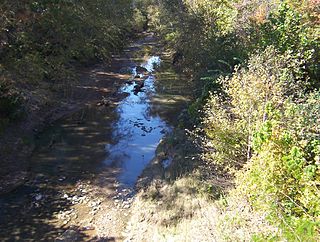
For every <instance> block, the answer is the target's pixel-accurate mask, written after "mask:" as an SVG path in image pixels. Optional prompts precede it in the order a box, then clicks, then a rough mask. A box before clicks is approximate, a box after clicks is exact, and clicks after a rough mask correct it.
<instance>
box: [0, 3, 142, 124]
mask: <svg viewBox="0 0 320 242" xmlns="http://www.w3.org/2000/svg"><path fill="white" fill-rule="evenodd" d="M0 13H1V15H0V56H1V57H0V73H1V80H0V115H1V116H0V118H1V122H0V123H2V125H4V124H5V123H7V122H8V121H10V120H13V119H15V118H16V117H17V115H16V113H17V110H19V109H21V107H20V103H21V102H23V101H26V100H23V99H24V98H23V96H24V95H23V93H21V90H24V89H25V87H26V86H28V85H29V86H30V85H32V86H33V88H34V89H37V88H38V87H39V85H40V84H41V82H47V83H50V84H52V85H54V84H56V83H61V82H63V83H68V82H70V81H71V80H72V79H73V77H74V68H75V65H79V64H81V65H83V64H87V63H90V62H96V61H101V60H104V61H106V60H109V59H110V58H111V54H112V53H114V52H117V51H119V50H121V48H122V47H123V45H124V44H125V41H126V40H127V39H128V37H130V36H132V34H133V32H134V31H139V30H141V28H142V27H143V26H142V24H143V22H142V20H143V19H141V14H140V15H139V11H138V10H137V9H134V8H133V6H132V3H131V1H127V0H121V1H102V0H97V1H73V0H46V1H34V0H25V1H7V0H5V1H1V3H0ZM0 126H1V125H0Z"/></svg>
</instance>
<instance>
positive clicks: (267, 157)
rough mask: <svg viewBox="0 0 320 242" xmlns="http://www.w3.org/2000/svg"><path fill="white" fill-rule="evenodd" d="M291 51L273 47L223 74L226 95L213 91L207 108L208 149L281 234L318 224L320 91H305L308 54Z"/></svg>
mask: <svg viewBox="0 0 320 242" xmlns="http://www.w3.org/2000/svg"><path fill="white" fill-rule="evenodd" d="M291 53H292V52H291V51H287V52H285V53H284V54H280V52H279V51H277V50H276V49H275V48H274V47H268V48H266V50H265V51H264V52H263V53H261V54H255V55H252V56H251V57H250V59H249V61H248V63H247V66H248V67H247V68H239V67H238V68H237V69H236V71H235V72H234V73H233V75H232V76H231V77H227V78H220V82H221V83H222V86H223V89H224V90H225V95H221V94H219V93H218V94H214V95H211V96H210V98H209V99H208V102H207V105H206V106H205V109H204V117H205V118H204V121H203V123H202V125H203V131H204V134H205V135H206V139H205V142H204V148H205V149H204V153H203V157H204V158H205V159H206V160H207V161H208V162H210V163H211V164H214V165H215V166H218V167H220V169H224V170H225V171H228V172H230V173H231V174H235V175H236V176H237V189H238V190H239V191H241V192H242V193H243V194H245V196H247V197H248V199H249V201H250V202H251V204H252V205H254V207H255V208H256V209H259V210H263V211H265V212H267V213H269V218H270V219H271V220H272V221H273V222H274V223H276V224H278V225H279V228H282V232H281V236H283V237H285V238H288V239H289V234H290V233H289V232H290V231H291V232H292V229H293V231H294V234H295V235H296V236H297V237H298V238H300V239H302V240H303V239H311V238H315V236H316V235H317V229H318V228H319V227H318V225H319V224H318V223H319V216H320V210H319V209H320V202H319V201H318V199H317V198H318V197H319V196H320V193H319V189H318V186H319V184H320V183H319V182H320V169H319V165H320V160H319V159H320V158H319V157H320V156H319V154H320V142H319V133H320V132H319V131H320V126H319V125H318V123H319V120H320V114H319V112H318V110H319V109H320V94H319V92H318V91H316V92H314V93H311V94H307V93H306V90H307V87H306V85H305V83H304V81H305V69H303V68H302V66H303V64H304V63H305V60H303V59H300V58H299V59H297V58H296V57H295V56H292V55H291ZM241 168H243V169H241ZM305 229H306V230H307V231H309V232H308V234H303V233H304V232H303V231H304V230H305Z"/></svg>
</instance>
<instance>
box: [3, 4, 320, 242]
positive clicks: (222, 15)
mask: <svg viewBox="0 0 320 242" xmlns="http://www.w3.org/2000/svg"><path fill="white" fill-rule="evenodd" d="M138 9H139V10H138ZM0 11H1V16H0V20H1V21H0V55H1V57H0V73H1V80H0V129H1V126H4V125H5V124H7V123H8V122H10V121H11V120H14V119H16V118H18V117H20V116H21V113H22V112H21V109H22V108H21V107H22V106H21V103H23V102H25V100H23V97H24V95H23V93H21V90H23V88H24V87H25V86H26V85H31V86H32V87H33V88H35V89H36V88H37V87H38V86H39V85H40V83H41V82H47V83H51V84H52V85H54V84H56V83H59V82H69V81H72V78H73V75H74V68H75V66H76V65H79V64H82V65H83V64H87V63H90V62H92V61H98V60H108V59H110V57H111V54H112V53H114V52H115V51H119V50H120V49H121V48H122V47H123V45H124V43H125V40H126V39H127V38H128V37H129V36H130V35H131V34H132V33H133V32H134V31H139V30H141V29H143V28H144V27H145V19H147V22H148V26H149V27H150V28H151V30H153V31H155V32H156V33H157V34H158V35H159V37H160V39H161V40H162V41H163V43H164V44H165V45H166V46H167V47H168V48H169V49H170V50H171V51H172V59H173V64H174V65H175V66H176V67H178V68H179V69H181V70H183V71H184V72H185V73H187V74H188V75H189V76H190V77H191V78H194V79H196V80H201V81H202V84H203V86H201V89H202V94H201V95H199V96H198V99H197V101H196V102H195V103H194V104H193V105H191V106H190V108H189V113H190V115H191V116H192V117H193V119H194V121H195V122H197V125H198V128H197V130H195V131H194V133H195V134H196V135H198V136H200V137H201V140H202V144H201V145H202V148H203V153H202V158H203V160H205V161H206V162H207V164H208V166H213V167H216V168H218V169H215V170H217V172H219V173H220V174H225V173H228V174H229V176H228V177H233V178H234V180H235V184H236V185H235V187H236V188H235V189H236V190H237V192H239V193H240V194H241V196H243V197H244V198H245V199H246V200H247V201H248V202H249V204H250V206H252V207H253V208H254V209H255V210H256V211H260V212H261V211H262V212H264V213H265V214H266V217H267V219H268V221H270V223H271V224H273V225H274V226H276V227H277V228H279V229H278V230H277V233H276V234H270V235H268V234H267V235H266V234H264V235H260V234H258V235H254V237H253V238H255V239H256V240H259V239H260V240H265V239H270V240H276V241H278V240H287V241H315V240H316V239H317V238H319V236H320V199H319V198H320V125H319V123H320V112H319V110H320V93H319V87H320V79H319V78H320V65H319V61H320V54H319V53H320V39H319V36H320V12H319V11H320V2H319V1H318V0H304V1H298V0H291V1H290V0H283V1H280V0H279V1H278V0H252V1H245V0H243V1H242V0H216V1H210V0H192V1H191V0H154V1H153V0H149V1H147V0H140V1H135V4H134V6H133V4H132V2H131V1H126V0H121V1H119V0H117V1H102V0H96V1H84V0H80V1H73V0H46V1H34V0H24V1H7V0H5V1H2V2H1V3H0ZM212 175H213V176H214V175H215V174H212ZM209 190H210V189H209Z"/></svg>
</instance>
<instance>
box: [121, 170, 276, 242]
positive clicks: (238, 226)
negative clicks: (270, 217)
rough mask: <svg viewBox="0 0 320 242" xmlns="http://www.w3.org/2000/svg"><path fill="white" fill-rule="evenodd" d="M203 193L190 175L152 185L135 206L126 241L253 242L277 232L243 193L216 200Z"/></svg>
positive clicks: (141, 194) (198, 183)
mask: <svg viewBox="0 0 320 242" xmlns="http://www.w3.org/2000/svg"><path fill="white" fill-rule="evenodd" d="M217 190H219V189H217ZM203 191H204V185H203V183H200V182H199V180H198V179H197V178H195V177H191V176H190V177H186V178H180V179H177V180H176V181H175V182H173V183H172V184H168V183H164V182H159V181H158V182H155V183H153V184H152V185H151V186H149V188H148V189H147V190H145V191H143V192H140V193H139V194H138V196H137V198H136V200H135V202H134V204H133V207H132V216H131V218H130V220H129V223H128V225H127V228H126V235H127V236H126V237H127V238H126V241H132V242H133V241H139V242H140V241H148V242H149V241H157V242H158V241H179V242H180V241H252V237H253V235H256V234H259V235H260V236H261V235H270V234H271V235H272V234H275V233H276V230H275V229H274V228H273V227H271V226H270V225H269V224H268V223H267V221H266V219H265V215H264V214H257V213H255V212H254V211H253V210H252V209H251V207H250V205H249V204H248V203H247V202H246V200H245V199H244V198H243V197H242V196H241V194H236V193H235V192H234V191H232V192H231V193H230V194H229V195H227V197H226V198H220V199H219V200H215V201H214V200H212V199H211V198H210V197H212V196H208V194H207V193H204V192H203ZM216 195H217V194H216ZM218 195H219V194H218Z"/></svg>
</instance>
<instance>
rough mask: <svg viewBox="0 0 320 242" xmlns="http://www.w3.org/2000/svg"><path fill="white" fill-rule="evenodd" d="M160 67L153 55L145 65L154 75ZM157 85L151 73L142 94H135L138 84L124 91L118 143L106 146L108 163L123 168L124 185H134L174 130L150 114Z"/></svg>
mask: <svg viewBox="0 0 320 242" xmlns="http://www.w3.org/2000/svg"><path fill="white" fill-rule="evenodd" d="M159 64H160V58H159V57H158V56H153V57H151V58H149V59H148V60H147V62H145V63H143V64H142V65H141V66H142V67H144V68H146V69H147V70H148V72H149V73H152V72H153V71H154V69H155V68H156V67H157V66H158V65H159ZM136 69H137V68H134V69H133V75H134V76H135V75H137V74H138V73H137V70H136ZM154 83H155V77H154V76H153V75H151V74H150V75H149V76H147V77H146V79H145V80H144V87H143V89H142V90H141V92H138V93H135V92H134V86H135V85H136V82H133V83H132V84H126V86H124V87H123V88H122V89H121V92H126V93H128V94H129V95H128V96H127V97H126V98H125V99H124V100H123V101H122V102H121V103H120V105H119V106H118V108H117V112H118V113H119V115H120V117H119V120H118V121H117V123H116V124H115V125H114V132H113V137H114V138H115V139H118V142H117V143H116V144H115V145H111V146H110V145H108V146H106V149H107V150H108V152H109V154H110V155H109V156H108V158H107V159H106V160H105V164H107V165H111V166H115V167H119V168H121V169H122V170H121V173H120V175H119V176H118V180H119V182H120V183H121V184H122V185H123V186H128V187H133V186H134V184H135V182H136V180H137V178H138V176H139V175H140V173H141V172H142V170H143V169H144V167H145V166H146V165H147V164H148V162H149V161H150V160H151V159H152V158H153V157H154V155H155V150H156V148H157V145H158V143H159V141H160V139H161V137H163V135H164V133H166V132H168V131H169V129H170V128H169V126H168V124H166V123H165V122H164V121H163V120H162V119H161V118H160V117H159V116H158V115H157V114H153V115H152V114H151V112H150V100H151V98H152V96H153V95H154V92H155V87H154ZM119 137H121V138H119Z"/></svg>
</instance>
